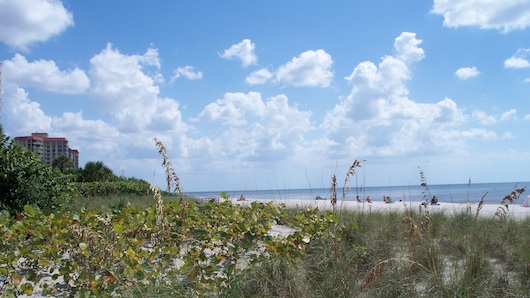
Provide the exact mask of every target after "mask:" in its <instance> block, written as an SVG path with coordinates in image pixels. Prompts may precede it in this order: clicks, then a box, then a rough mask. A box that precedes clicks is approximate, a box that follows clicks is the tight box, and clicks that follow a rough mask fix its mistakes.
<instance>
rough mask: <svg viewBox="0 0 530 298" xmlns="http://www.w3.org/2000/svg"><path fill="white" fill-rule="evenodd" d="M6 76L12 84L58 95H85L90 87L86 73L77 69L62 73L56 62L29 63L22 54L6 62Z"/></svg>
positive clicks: (39, 61) (40, 61)
mask: <svg viewBox="0 0 530 298" xmlns="http://www.w3.org/2000/svg"><path fill="white" fill-rule="evenodd" d="M4 76H5V80H6V81H7V82H8V83H11V84H15V85H18V86H24V87H35V88H38V89H42V90H46V91H51V92H56V93H67V94H76V93H83V92H85V91H86V90H87V89H88V87H89V85H90V80H89V79H88V77H87V75H86V74H85V72H84V71H82V70H81V69H79V68H77V67H76V68H74V69H73V70H69V71H61V70H60V69H59V67H57V65H56V64H55V62H54V61H50V60H38V61H34V62H28V61H27V60H26V58H25V57H24V56H22V55H20V54H15V56H14V57H13V58H12V59H11V60H6V61H4Z"/></svg>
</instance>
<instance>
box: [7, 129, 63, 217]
mask: <svg viewBox="0 0 530 298" xmlns="http://www.w3.org/2000/svg"><path fill="white" fill-rule="evenodd" d="M69 183H70V176H68V175H63V174H62V173H61V172H60V171H59V170H57V169H53V168H51V167H47V166H44V165H42V163H41V161H40V160H39V159H38V157H37V156H36V155H35V154H34V153H33V152H31V151H29V150H27V149H25V148H23V147H21V146H20V145H18V144H16V143H15V142H14V141H10V140H9V137H2V138H1V141H0V209H4V210H7V211H8V212H9V213H11V214H15V213H20V212H21V211H22V210H23V208H24V205H26V204H31V205H34V206H37V207H39V208H41V209H42V210H43V211H44V212H49V211H51V210H54V209H56V208H58V206H59V204H60V203H61V202H62V201H65V200H68V199H69V198H70V197H71V196H70V195H71V191H70V189H71V188H70V184H69Z"/></svg>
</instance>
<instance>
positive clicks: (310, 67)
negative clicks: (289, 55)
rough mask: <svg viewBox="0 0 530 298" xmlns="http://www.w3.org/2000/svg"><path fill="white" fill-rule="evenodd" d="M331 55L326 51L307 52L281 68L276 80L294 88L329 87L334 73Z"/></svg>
mask: <svg viewBox="0 0 530 298" xmlns="http://www.w3.org/2000/svg"><path fill="white" fill-rule="evenodd" d="M332 64H333V60H332V59H331V55H329V54H328V53H326V51H324V50H316V51H306V52H303V53H302V54H300V55H299V56H298V57H294V58H293V59H292V60H291V61H289V62H288V63H286V64H285V65H282V66H280V68H279V69H278V71H277V73H276V80H277V81H278V82H280V83H283V84H286V85H292V86H309V87H324V88H325V87H329V85H330V84H331V79H332V78H333V72H332V70H331V65H332Z"/></svg>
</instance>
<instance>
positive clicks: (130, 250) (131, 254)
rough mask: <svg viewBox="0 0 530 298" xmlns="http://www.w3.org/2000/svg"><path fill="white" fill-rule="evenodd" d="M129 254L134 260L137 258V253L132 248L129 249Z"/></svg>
mask: <svg viewBox="0 0 530 298" xmlns="http://www.w3.org/2000/svg"><path fill="white" fill-rule="evenodd" d="M127 254H128V255H129V256H131V257H132V258H135V257H136V252H135V251H134V250H133V249H132V248H130V247H129V248H127Z"/></svg>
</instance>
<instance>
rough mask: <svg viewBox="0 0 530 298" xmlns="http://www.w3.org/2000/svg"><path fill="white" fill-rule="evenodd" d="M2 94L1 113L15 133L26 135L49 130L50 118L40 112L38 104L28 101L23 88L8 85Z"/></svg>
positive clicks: (27, 95)
mask: <svg viewBox="0 0 530 298" xmlns="http://www.w3.org/2000/svg"><path fill="white" fill-rule="evenodd" d="M3 92H4V94H3V95H4V99H3V102H2V105H3V107H2V109H3V111H2V112H3V113H4V114H5V115H6V122H7V124H8V126H9V127H12V128H13V129H14V132H15V133H17V134H18V135H26V134H28V132H35V131H49V130H50V129H51V123H52V118H51V117H50V116H48V115H46V114H45V113H44V112H43V111H42V109H41V108H40V104H39V103H37V102H34V101H32V100H30V99H29V94H28V93H27V92H26V91H25V90H24V89H23V88H21V87H17V86H14V85H11V84H9V85H6V86H5V88H4V89H3ZM28 120H29V121H28Z"/></svg>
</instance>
